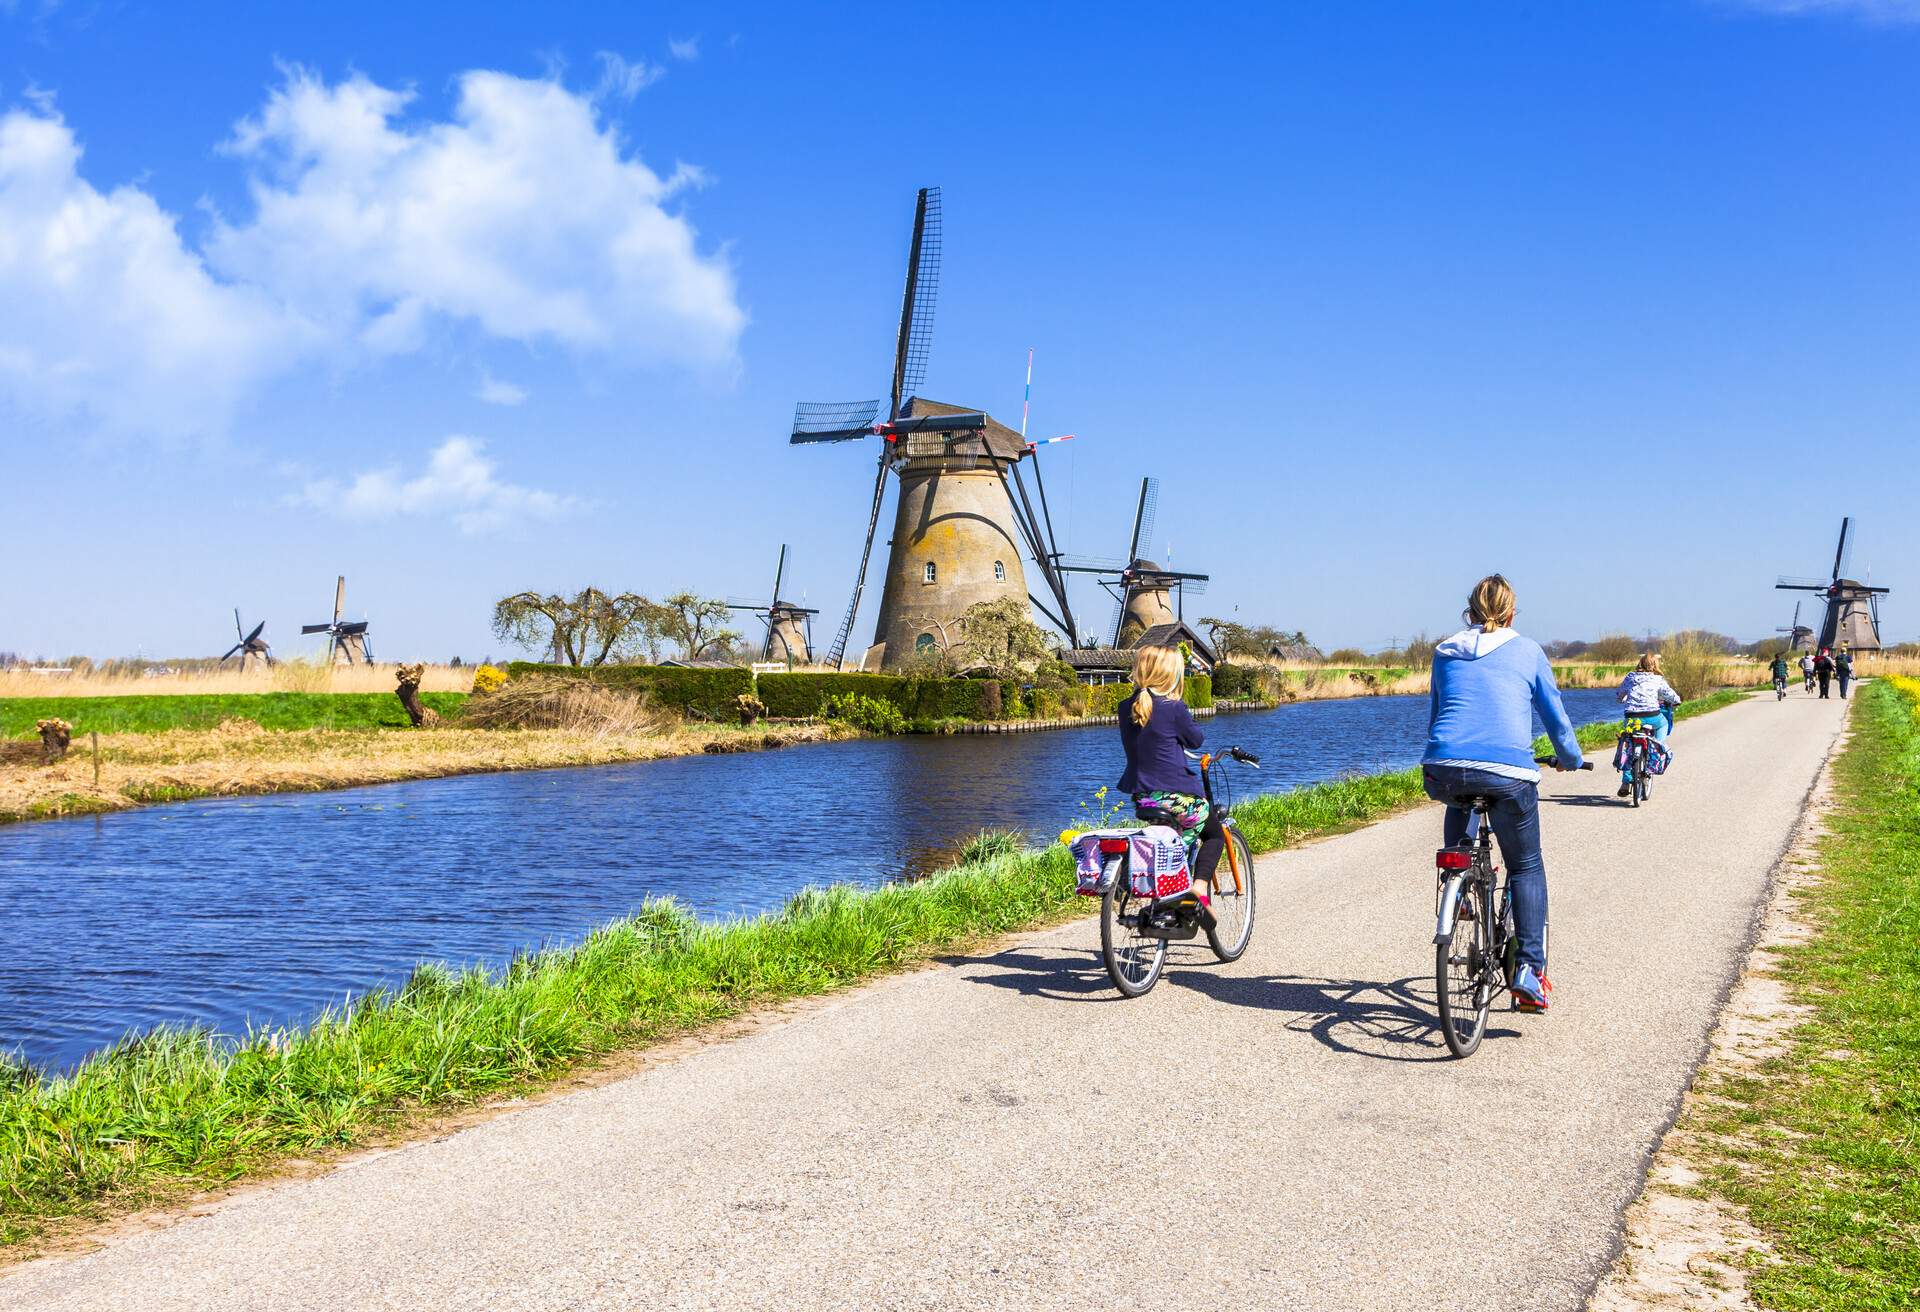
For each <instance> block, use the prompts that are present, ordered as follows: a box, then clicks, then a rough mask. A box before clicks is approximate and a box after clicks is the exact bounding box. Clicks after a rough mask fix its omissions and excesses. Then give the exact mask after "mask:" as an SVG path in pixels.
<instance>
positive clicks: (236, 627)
mask: <svg viewBox="0 0 1920 1312" xmlns="http://www.w3.org/2000/svg"><path fill="white" fill-rule="evenodd" d="M266 628H267V622H266V621H265V620H261V621H260V622H259V623H258V624H256V625H254V626H253V632H252V633H248V632H247V631H246V629H245V627H244V626H243V625H242V624H241V623H240V608H239V607H237V606H236V607H234V611H233V636H234V637H236V638H238V639H239V641H238V642H236V643H234V644H233V646H231V647H229V648H227V654H226V655H224V656H222V657H221V658H220V663H221V664H222V665H225V664H226V663H227V662H228V661H230V660H232V659H233V658H234V657H235V656H238V657H239V658H240V673H242V674H246V673H248V672H250V671H251V670H253V669H254V668H255V667H257V666H260V665H267V666H271V665H272V664H273V651H272V649H271V648H269V647H268V646H267V640H266V639H265V638H263V637H261V636H260V635H261V634H262V633H264V632H265V631H266Z"/></svg>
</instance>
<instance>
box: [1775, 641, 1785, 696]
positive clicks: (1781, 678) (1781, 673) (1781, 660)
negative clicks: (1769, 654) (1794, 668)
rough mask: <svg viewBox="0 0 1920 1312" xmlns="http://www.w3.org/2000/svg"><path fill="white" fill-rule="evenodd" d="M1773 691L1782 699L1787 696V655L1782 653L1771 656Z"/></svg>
mask: <svg viewBox="0 0 1920 1312" xmlns="http://www.w3.org/2000/svg"><path fill="white" fill-rule="evenodd" d="M1773 690H1774V692H1776V693H1778V694H1779V695H1780V696H1782V697H1785V696H1786V695H1787V653H1786V652H1784V651H1777V652H1775V653H1774V654H1773Z"/></svg>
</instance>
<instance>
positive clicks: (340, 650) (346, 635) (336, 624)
mask: <svg viewBox="0 0 1920 1312" xmlns="http://www.w3.org/2000/svg"><path fill="white" fill-rule="evenodd" d="M346 600H347V576H346V575H345V574H342V575H341V576H340V580H339V582H337V583H335V584H334V587H333V619H332V620H331V621H330V622H328V623H326V624H303V625H301V626H300V632H302V633H324V634H326V635H327V659H328V660H329V661H331V662H333V663H334V664H335V665H353V664H356V663H357V664H360V665H371V664H373V644H372V643H371V642H369V641H368V640H367V626H368V624H369V622H370V621H367V620H342V619H341V618H340V611H341V608H342V607H343V606H345V605H346Z"/></svg>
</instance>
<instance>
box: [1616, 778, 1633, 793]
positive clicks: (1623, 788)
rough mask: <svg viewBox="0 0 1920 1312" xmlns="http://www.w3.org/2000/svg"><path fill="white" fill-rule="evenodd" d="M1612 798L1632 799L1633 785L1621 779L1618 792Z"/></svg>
mask: <svg viewBox="0 0 1920 1312" xmlns="http://www.w3.org/2000/svg"><path fill="white" fill-rule="evenodd" d="M1614 796H1615V797H1632V796H1633V785H1632V784H1631V783H1629V782H1628V781H1627V780H1625V779H1622V780H1621V781H1620V791H1619V792H1617V793H1615V794H1614Z"/></svg>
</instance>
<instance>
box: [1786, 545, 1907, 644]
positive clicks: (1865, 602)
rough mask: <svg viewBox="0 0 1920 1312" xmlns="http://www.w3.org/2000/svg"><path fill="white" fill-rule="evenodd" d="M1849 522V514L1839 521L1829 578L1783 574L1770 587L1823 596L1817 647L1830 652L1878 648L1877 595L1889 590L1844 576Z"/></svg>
mask: <svg viewBox="0 0 1920 1312" xmlns="http://www.w3.org/2000/svg"><path fill="white" fill-rule="evenodd" d="M1852 524H1853V519H1852V517H1851V516H1849V517H1848V518H1845V519H1842V520H1841V521H1840V544H1839V545H1838V546H1837V547H1835V548H1834V550H1833V574H1832V577H1831V578H1829V579H1827V580H1826V581H1825V582H1824V583H1823V582H1821V581H1820V580H1819V579H1812V578H1790V577H1788V576H1786V575H1784V574H1783V575H1781V576H1780V580H1779V582H1778V583H1776V584H1775V585H1774V586H1775V587H1776V588H1783V589H1785V590H1787V591H1789V592H1817V593H1820V594H1821V595H1822V596H1824V597H1825V598H1826V599H1827V612H1826V614H1825V615H1824V616H1823V617H1822V618H1821V621H1820V643H1819V645H1820V646H1821V647H1823V648H1826V649H1827V650H1829V651H1831V650H1833V649H1835V648H1837V647H1839V646H1841V645H1843V644H1844V645H1845V646H1846V647H1847V648H1848V650H1850V651H1855V652H1862V651H1879V650H1880V598H1881V597H1883V596H1885V595H1886V594H1887V593H1889V592H1891V591H1893V589H1892V588H1874V587H1869V586H1867V585H1866V584H1864V583H1861V582H1859V581H1858V580H1857V579H1850V578H1847V577H1846V572H1847V530H1848V529H1849V527H1850V526H1851V525H1852Z"/></svg>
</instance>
